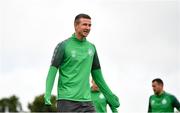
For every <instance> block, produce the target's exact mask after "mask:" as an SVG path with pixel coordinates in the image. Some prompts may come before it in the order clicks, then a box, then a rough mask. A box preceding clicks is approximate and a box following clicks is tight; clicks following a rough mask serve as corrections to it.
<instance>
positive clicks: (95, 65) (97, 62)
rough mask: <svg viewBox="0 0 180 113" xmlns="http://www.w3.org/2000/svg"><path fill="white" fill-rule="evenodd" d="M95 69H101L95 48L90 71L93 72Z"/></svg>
mask: <svg viewBox="0 0 180 113" xmlns="http://www.w3.org/2000/svg"><path fill="white" fill-rule="evenodd" d="M94 48H95V46H94ZM95 69H101V66H100V62H99V58H98V54H97V51H96V48H95V53H94V58H93V63H92V69H91V71H92V70H95Z"/></svg>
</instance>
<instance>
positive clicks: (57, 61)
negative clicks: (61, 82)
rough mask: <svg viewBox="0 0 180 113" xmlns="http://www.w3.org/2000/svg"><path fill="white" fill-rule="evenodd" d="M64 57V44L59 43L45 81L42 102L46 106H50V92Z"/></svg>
mask: <svg viewBox="0 0 180 113" xmlns="http://www.w3.org/2000/svg"><path fill="white" fill-rule="evenodd" d="M63 56H64V42H62V43H59V44H58V45H57V46H56V48H55V50H54V54H53V57H52V60H51V66H50V68H49V72H48V75H47V79H46V91H45V95H44V100H45V104H46V105H51V101H50V99H51V92H52V88H53V85H54V80H55V77H56V73H57V70H58V68H59V66H60V65H61V63H62V62H63Z"/></svg>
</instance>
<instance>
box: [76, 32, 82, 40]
mask: <svg viewBox="0 0 180 113" xmlns="http://www.w3.org/2000/svg"><path fill="white" fill-rule="evenodd" d="M75 35H76V37H77V39H78V40H83V37H82V36H80V35H78V34H77V33H75Z"/></svg>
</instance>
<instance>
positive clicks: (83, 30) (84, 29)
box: [75, 18, 91, 38]
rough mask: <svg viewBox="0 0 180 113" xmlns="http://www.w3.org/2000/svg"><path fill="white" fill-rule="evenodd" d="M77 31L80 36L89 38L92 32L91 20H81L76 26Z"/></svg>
mask: <svg viewBox="0 0 180 113" xmlns="http://www.w3.org/2000/svg"><path fill="white" fill-rule="evenodd" d="M75 30H76V33H77V35H78V36H80V37H81V38H82V37H87V35H88V34H89V32H90V30H91V19H86V18H80V19H79V23H76V24H75Z"/></svg>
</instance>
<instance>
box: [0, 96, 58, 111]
mask: <svg viewBox="0 0 180 113" xmlns="http://www.w3.org/2000/svg"><path fill="white" fill-rule="evenodd" d="M51 102H52V105H51V106H47V105H45V104H44V94H41V95H38V96H36V97H35V98H34V100H33V101H32V102H30V103H28V104H27V107H28V109H29V110H30V111H31V112H56V111H57V106H56V96H54V95H52V96H51ZM22 111H23V108H22V104H21V102H20V100H19V98H18V97H17V96H16V95H12V96H10V97H7V98H2V99H0V112H22Z"/></svg>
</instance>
